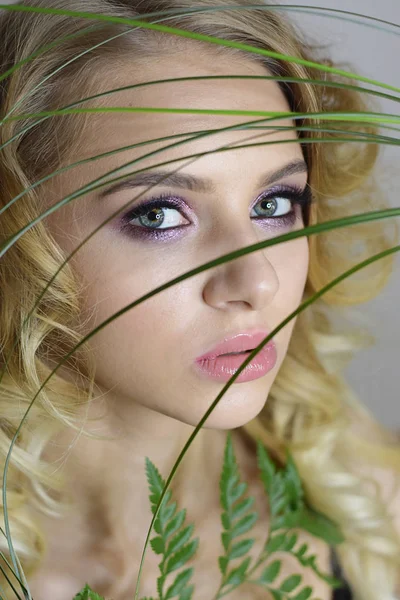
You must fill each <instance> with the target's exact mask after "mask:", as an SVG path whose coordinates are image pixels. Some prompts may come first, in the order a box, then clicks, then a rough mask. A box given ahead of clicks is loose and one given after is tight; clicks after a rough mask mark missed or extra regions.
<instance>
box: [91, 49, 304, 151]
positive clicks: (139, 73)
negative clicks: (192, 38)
mask: <svg viewBox="0 0 400 600" xmlns="http://www.w3.org/2000/svg"><path fill="white" fill-rule="evenodd" d="M183 48H184V46H183ZM108 73H109V71H108ZM111 73H112V76H111V77H110V76H108V77H107V79H106V80H104V78H103V77H102V75H103V74H100V73H99V74H98V80H99V86H101V88H102V89H103V90H107V89H113V88H118V87H124V86H129V85H138V84H141V85H140V87H136V88H133V89H131V90H124V91H120V92H115V93H113V94H109V95H106V96H103V97H102V98H101V99H98V100H97V101H95V106H99V107H101V106H104V107H111V106H124V107H129V108H133V109H135V108H140V109H144V108H145V107H148V108H153V109H157V112H142V111H140V112H136V113H135V112H130V113H127V112H124V113H107V114H102V115H101V127H102V130H103V132H104V133H106V132H107V136H109V135H110V136H111V137H116V134H118V139H120V140H121V139H123V138H125V137H127V136H130V135H131V134H132V131H134V133H135V138H136V140H137V141H138V142H140V141H145V140H150V139H155V138H157V137H163V136H167V135H174V134H180V133H182V134H183V133H188V134H189V133H191V132H196V131H197V132H198V131H201V130H206V129H217V128H226V127H230V126H234V125H239V124H242V123H251V122H252V121H257V120H258V121H259V120H261V119H262V118H263V115H262V114H258V115H246V114H240V115H231V114H228V115H226V114H205V113H204V112H203V113H201V112H197V113H196V112H195V111H206V110H207V109H209V110H213V111H242V112H244V111H257V112H258V113H260V112H285V111H289V110H290V107H289V105H288V102H287V100H286V98H285V95H284V93H283V91H282V90H281V88H280V87H279V85H278V83H277V82H276V81H272V80H268V79H232V78H229V77H228V78H225V79H221V78H218V77H221V76H225V77H227V76H230V75H242V76H243V75H244V76H247V77H249V76H256V77H265V76H268V75H271V73H270V72H269V71H268V70H267V68H266V67H265V66H264V65H263V64H261V63H259V62H256V61H254V60H251V59H250V58H244V57H242V56H238V57H235V56H232V57H227V56H221V55H219V54H214V53H213V52H212V51H211V50H210V51H208V52H205V51H204V49H202V50H201V52H199V53H197V54H196V53H193V52H192V53H188V52H184V51H183V50H181V51H179V52H178V51H174V52H171V53H168V54H167V55H164V56H158V57H151V58H149V59H147V60H144V59H135V60H127V59H125V60H124V61H123V63H122V64H118V66H116V68H115V69H112V71H111ZM195 77H204V79H192V80H185V81H170V82H169V81H166V82H160V80H168V79H176V78H195ZM210 77H211V78H212V79H206V78H210ZM152 81H157V82H158V83H153V84H149V85H142V84H144V83H146V82H152ZM161 109H177V110H178V111H179V110H181V111H186V112H180V113H179V112H176V113H166V112H159V111H160V110H161ZM190 111H193V112H190ZM265 118H268V116H266V117H265ZM98 120H99V121H100V119H98ZM276 124H277V125H280V126H288V125H289V126H290V125H292V124H293V122H292V121H291V120H290V119H285V120H280V121H277V122H276ZM259 131H260V130H259ZM254 132H255V130H252V133H253V134H254ZM235 133H236V135H238V133H239V132H237V131H236V132H235ZM250 133H251V131H250V130H247V132H243V131H242V133H241V134H239V136H238V139H243V138H244V137H245V136H246V135H247V136H248V135H249V134H250ZM270 133H271V132H270ZM291 133H292V137H296V134H295V133H294V132H291ZM243 134H245V135H243ZM229 135H230V136H232V133H231V132H230V134H229ZM287 135H288V132H286V137H287ZM225 137H226V138H227V137H228V136H225Z"/></svg>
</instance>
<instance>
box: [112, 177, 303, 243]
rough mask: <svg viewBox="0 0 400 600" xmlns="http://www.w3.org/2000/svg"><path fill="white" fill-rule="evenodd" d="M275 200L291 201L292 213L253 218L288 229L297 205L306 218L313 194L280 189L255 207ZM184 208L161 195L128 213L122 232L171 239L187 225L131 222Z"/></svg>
mask: <svg viewBox="0 0 400 600" xmlns="http://www.w3.org/2000/svg"><path fill="white" fill-rule="evenodd" d="M273 198H285V199H287V200H290V202H291V204H292V210H291V211H290V212H288V213H286V214H285V215H281V216H278V217H271V216H258V217H252V218H254V219H257V220H259V221H278V222H279V224H278V227H288V226H293V225H294V223H295V221H296V218H297V215H296V210H295V206H296V205H300V206H301V207H302V210H303V216H304V211H306V209H307V208H308V206H309V205H310V203H311V202H312V192H311V189H310V187H309V186H308V185H306V187H305V188H304V189H301V188H300V187H298V186H291V187H290V188H278V189H275V190H272V191H270V192H266V193H264V194H261V195H260V196H259V197H258V198H257V201H256V202H255V204H254V205H253V207H254V206H257V204H260V203H261V202H264V201H268V200H271V199H273ZM184 206H185V202H184V201H183V199H181V198H180V197H179V196H173V195H172V194H168V193H162V194H159V195H158V196H157V197H153V198H151V199H150V200H149V201H148V202H145V203H144V204H142V205H141V206H138V207H135V209H133V210H131V211H129V212H128V213H126V214H125V215H124V216H123V217H122V219H121V220H122V228H121V232H126V233H127V234H128V235H130V236H133V237H135V238H137V237H139V238H140V237H144V238H168V237H171V236H172V235H174V234H176V231H177V230H179V229H183V228H184V227H187V225H177V226H175V227H166V228H164V229H157V228H152V227H147V226H145V225H142V226H136V225H132V224H131V223H130V222H131V221H132V220H136V219H138V218H140V217H142V216H145V215H147V214H148V213H149V212H151V211H152V210H153V209H154V208H172V209H174V210H177V211H181V212H183V210H182V209H183V207H184ZM183 216H184V217H185V218H187V217H186V215H183Z"/></svg>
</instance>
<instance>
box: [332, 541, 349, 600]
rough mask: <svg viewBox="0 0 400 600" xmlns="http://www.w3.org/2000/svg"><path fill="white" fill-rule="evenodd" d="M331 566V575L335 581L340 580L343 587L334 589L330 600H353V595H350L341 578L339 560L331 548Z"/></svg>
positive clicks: (346, 584) (342, 577) (346, 585)
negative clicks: (335, 578)
mask: <svg viewBox="0 0 400 600" xmlns="http://www.w3.org/2000/svg"><path fill="white" fill-rule="evenodd" d="M331 566H332V574H333V576H334V577H337V579H340V580H341V581H342V582H343V586H341V587H340V588H336V589H334V590H333V593H332V600H353V594H352V593H351V589H350V587H349V584H348V583H347V581H346V580H345V578H344V576H343V572H342V569H341V568H340V564H339V560H338V557H337V554H336V552H335V550H334V548H332V547H331Z"/></svg>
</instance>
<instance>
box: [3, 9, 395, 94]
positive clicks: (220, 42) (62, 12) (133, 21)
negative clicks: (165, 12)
mask: <svg viewBox="0 0 400 600" xmlns="http://www.w3.org/2000/svg"><path fill="white" fill-rule="evenodd" d="M0 8H4V9H5V10H16V11H22V12H36V13H42V14H49V15H51V14H53V15H54V14H55V15H63V16H71V17H78V18H82V19H90V20H96V21H105V22H107V23H121V24H124V25H134V26H137V27H143V28H144V29H152V30H154V31H161V32H163V33H170V34H173V35H177V36H180V37H184V38H190V39H195V40H200V41H203V42H210V43H212V44H218V45H220V46H227V47H229V48H237V49H239V50H246V51H248V52H251V53H254V54H259V55H261V56H269V57H272V58H276V59H278V60H285V61H288V62H292V63H294V64H300V65H303V66H306V67H312V68H314V69H316V70H320V71H324V72H325V73H334V74H335V75H341V76H343V77H347V78H351V79H354V80H357V81H363V82H364V83H369V84H372V85H376V86H377V87H382V88H385V89H388V90H391V91H394V92H397V93H398V92H399V91H400V88H397V87H395V86H392V85H389V84H387V83H383V82H380V81H377V80H375V79H370V78H369V77H363V76H362V75H356V74H355V73H350V72H349V71H345V70H342V69H335V68H334V67H328V66H327V65H323V64H321V63H317V62H313V61H309V60H305V59H302V58H299V57H297V56H290V55H287V54H281V53H279V52H273V51H270V50H264V49H260V48H256V47H254V46H251V45H249V44H242V43H239V42H233V41H231V40H225V39H220V38H215V37H213V36H209V35H204V34H201V33H194V32H192V31H186V30H184V29H178V28H176V27H168V26H167V25H157V24H154V23H147V22H145V21H140V20H138V19H127V18H123V17H110V16H107V15H99V14H97V13H91V12H81V11H72V10H61V9H55V8H41V7H33V6H23V5H20V4H14V5H0Z"/></svg>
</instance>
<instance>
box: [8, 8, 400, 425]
mask: <svg viewBox="0 0 400 600" xmlns="http://www.w3.org/2000/svg"><path fill="white" fill-rule="evenodd" d="M1 3H2V4H10V3H12V1H11V0H8V1H7V0H0V4H1ZM271 3H272V0H271ZM277 3H278V2H275V4H277ZM193 4H194V5H195V4H196V3H195V1H194V2H193ZM280 4H282V5H295V6H301V5H307V6H314V7H318V6H319V7H322V8H335V9H337V10H345V11H351V12H355V13H360V14H362V15H369V16H373V17H377V18H379V19H383V20H386V21H391V22H394V23H397V24H400V0H380V1H379V2H377V1H376V0H334V1H333V0H303V1H299V0H281V1H280ZM82 7H83V6H82ZM331 14H332V13H331ZM290 15H291V16H292V18H293V19H294V20H295V21H296V22H297V23H298V25H299V26H300V27H302V28H304V29H305V30H306V31H307V33H308V34H311V35H312V36H313V37H314V40H315V42H317V43H319V44H324V45H326V50H327V53H328V54H330V55H331V56H332V57H333V58H334V59H336V60H340V61H343V62H351V63H352V65H354V70H355V71H357V72H358V73H360V74H361V75H365V76H367V77H370V78H372V79H377V80H379V81H382V82H385V83H390V84H391V85H397V86H398V87H399V86H400V70H399V60H400V38H399V37H398V36H399V34H400V30H396V29H395V28H391V32H395V33H390V32H388V30H387V29H385V30H377V29H374V28H371V27H368V26H366V25H365V23H367V21H365V20H362V22H363V23H364V24H363V25H362V24H359V23H355V22H346V21H343V20H342V19H335V18H328V17H323V16H316V15H312V14H310V13H305V12H300V13H297V12H290ZM352 18H353V19H359V20H360V18H359V17H352ZM396 33H397V35H396ZM0 43H1V41H0ZM343 68H345V69H346V70H349V69H348V68H347V67H346V66H344V67H343ZM377 100H379V104H380V108H378V109H377V110H381V111H382V112H387V113H391V114H398V112H399V111H398V105H396V103H394V102H393V101H390V100H381V99H377ZM379 169H380V180H381V183H382V185H383V186H384V188H385V190H386V191H387V195H388V198H389V200H390V203H391V204H392V205H393V206H399V205H400V202H399V194H398V189H399V187H400V177H399V173H398V172H399V149H398V148H395V147H393V146H381V156H380V160H379ZM399 275H400V256H399V255H398V254H397V255H396V268H395V271H394V273H393V275H392V278H391V281H390V283H389V285H388V286H387V287H386V289H385V290H384V291H383V292H382V293H381V294H380V295H379V296H378V298H376V299H375V300H373V301H371V302H368V303H364V304H362V305H361V306H359V307H357V308H356V309H352V310H351V313H352V314H353V315H354V319H357V322H360V323H361V324H363V323H365V325H366V326H367V327H368V329H369V331H371V333H372V334H373V335H375V336H376V344H375V346H373V347H372V348H368V349H365V350H362V351H360V352H359V353H358V354H357V355H356V357H355V358H354V360H353V361H352V362H351V364H350V366H349V367H348V368H347V369H346V371H345V373H346V377H347V380H348V381H349V383H350V384H351V385H352V386H353V388H354V390H355V392H356V393H357V395H358V396H359V397H360V398H361V399H362V400H363V402H364V403H365V405H366V406H368V407H369V408H370V409H371V410H372V411H373V413H374V415H375V416H376V418H377V419H378V420H379V421H380V422H381V423H383V424H384V425H387V426H388V427H390V428H392V429H400V409H399V401H400V395H399V387H400V352H399V346H400V315H399V313H400V303H399V300H398V299H399V293H400V276H399Z"/></svg>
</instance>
